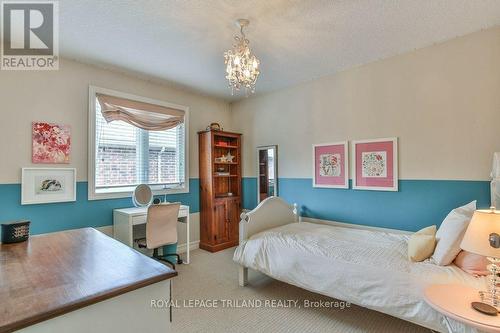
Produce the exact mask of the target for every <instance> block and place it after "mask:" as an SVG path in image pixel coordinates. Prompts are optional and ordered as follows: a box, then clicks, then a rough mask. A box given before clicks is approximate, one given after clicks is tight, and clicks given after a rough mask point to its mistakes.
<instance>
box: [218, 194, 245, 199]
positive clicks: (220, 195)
mask: <svg viewBox="0 0 500 333" xmlns="http://www.w3.org/2000/svg"><path fill="white" fill-rule="evenodd" d="M215 198H216V199H224V198H234V199H239V198H240V197H239V196H237V195H227V194H216V195H215Z"/></svg>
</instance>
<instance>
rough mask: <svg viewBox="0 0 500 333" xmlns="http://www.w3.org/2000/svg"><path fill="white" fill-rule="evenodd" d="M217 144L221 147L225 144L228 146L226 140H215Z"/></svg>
mask: <svg viewBox="0 0 500 333" xmlns="http://www.w3.org/2000/svg"><path fill="white" fill-rule="evenodd" d="M217 145H218V146H221V147H227V146H228V144H227V142H226V141H220V142H217Z"/></svg>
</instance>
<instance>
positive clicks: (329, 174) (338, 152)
mask: <svg viewBox="0 0 500 333" xmlns="http://www.w3.org/2000/svg"><path fill="white" fill-rule="evenodd" d="M313 166H314V170H313V187H329V188H349V171H348V170H349V169H348V152H347V141H343V142H336V143H325V144H318V145H313Z"/></svg>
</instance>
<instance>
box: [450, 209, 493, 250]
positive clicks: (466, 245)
mask: <svg viewBox="0 0 500 333" xmlns="http://www.w3.org/2000/svg"><path fill="white" fill-rule="evenodd" d="M491 234H499V235H500V211H498V210H497V211H495V210H476V211H475V212H474V215H473V216H472V220H471V221H470V223H469V227H468V228H467V231H466V232H465V235H464V238H463V240H462V244H460V247H461V248H462V249H463V250H465V251H469V252H472V253H475V254H479V255H482V256H486V257H493V258H500V248H495V247H493V246H491V245H490V235H491Z"/></svg>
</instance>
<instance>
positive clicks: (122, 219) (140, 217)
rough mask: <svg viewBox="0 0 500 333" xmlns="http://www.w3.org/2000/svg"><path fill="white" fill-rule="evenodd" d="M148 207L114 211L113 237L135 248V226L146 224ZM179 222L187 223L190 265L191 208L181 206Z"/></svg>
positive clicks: (187, 254) (187, 257) (187, 253)
mask: <svg viewBox="0 0 500 333" xmlns="http://www.w3.org/2000/svg"><path fill="white" fill-rule="evenodd" d="M147 214H148V208H147V207H134V208H122V209H115V210H113V236H114V238H115V239H117V240H119V241H120V242H122V243H123V244H125V245H128V246H130V247H134V226H135V225H140V224H145V223H146V218H147ZM179 222H182V223H186V229H187V232H186V260H185V263H186V264H189V260H190V258H189V206H184V205H181V208H180V209H179Z"/></svg>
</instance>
